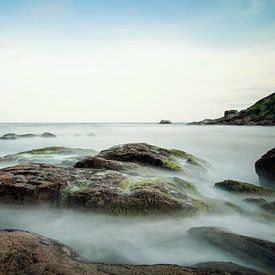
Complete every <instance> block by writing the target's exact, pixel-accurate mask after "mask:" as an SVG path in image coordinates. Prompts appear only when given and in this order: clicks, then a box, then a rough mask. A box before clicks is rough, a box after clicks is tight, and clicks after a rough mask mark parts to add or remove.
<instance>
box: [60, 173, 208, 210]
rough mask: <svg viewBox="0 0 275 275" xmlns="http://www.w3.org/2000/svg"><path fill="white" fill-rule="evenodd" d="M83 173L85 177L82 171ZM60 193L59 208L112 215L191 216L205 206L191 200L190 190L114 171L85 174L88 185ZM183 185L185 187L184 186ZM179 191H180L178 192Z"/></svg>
mask: <svg viewBox="0 0 275 275" xmlns="http://www.w3.org/2000/svg"><path fill="white" fill-rule="evenodd" d="M83 173H85V174H86V173H87V172H85V171H83ZM78 177H79V184H78V185H72V184H69V186H68V187H67V188H66V189H65V190H64V191H65V192H64V195H63V199H62V206H64V207H73V208H82V209H90V210H94V211H100V212H108V213H114V214H127V215H132V214H142V215H147V214H168V213H170V214H172V213H181V214H185V215H186V214H193V213H195V212H197V211H199V210H202V209H203V208H205V207H206V205H205V204H204V203H203V202H202V201H200V200H197V199H193V198H191V196H190V193H189V192H188V191H189V190H191V191H190V192H193V190H192V186H191V185H190V186H188V187H185V186H184V185H183V183H181V182H180V181H179V180H173V179H171V180H170V181H169V180H168V179H165V178H151V177H149V178H142V179H140V178H138V179H137V178H134V177H133V178H132V177H128V176H127V177H126V176H125V175H123V174H121V173H119V172H115V171H105V172H103V173H102V172H93V171H90V172H89V176H87V174H86V175H85V177H86V178H88V179H89V181H86V183H85V184H84V183H83V182H84V181H83V176H79V174H78ZM186 184H187V183H186ZM181 187H182V190H181V189H180V188H181Z"/></svg>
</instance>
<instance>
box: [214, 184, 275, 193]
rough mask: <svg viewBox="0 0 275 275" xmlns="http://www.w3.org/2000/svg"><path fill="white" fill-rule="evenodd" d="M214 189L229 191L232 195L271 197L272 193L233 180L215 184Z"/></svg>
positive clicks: (269, 190)
mask: <svg viewBox="0 0 275 275" xmlns="http://www.w3.org/2000/svg"><path fill="white" fill-rule="evenodd" d="M215 187H216V188H219V189H222V190H225V191H229V192H232V193H239V194H255V195H272V194H273V191H272V190H271V189H268V188H265V187H262V186H257V185H254V184H251V183H246V182H241V181H235V180H224V181H222V182H216V183H215Z"/></svg>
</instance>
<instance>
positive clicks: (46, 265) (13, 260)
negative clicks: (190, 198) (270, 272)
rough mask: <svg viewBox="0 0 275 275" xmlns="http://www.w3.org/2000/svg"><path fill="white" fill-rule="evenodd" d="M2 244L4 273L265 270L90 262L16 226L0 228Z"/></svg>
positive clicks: (199, 274)
mask: <svg viewBox="0 0 275 275" xmlns="http://www.w3.org/2000/svg"><path fill="white" fill-rule="evenodd" d="M0 247H1V250H0V273H1V274H33V275H34V274H45V275H52V274H64V275H65V274H66V275H77V274H91V275H107V274H110V275H111V274H113V275H120V274H125V275H127V274H128V275H132V274H136V275H145V274H148V275H149V274H154V275H158V274H171V275H172V274H182V275H206V274H228V275H246V274H249V275H253V274H254V275H257V274H262V273H260V272H257V271H255V270H252V269H249V268H246V267H243V266H240V265H236V264H233V263H224V262H215V263H200V264H198V265H195V266H194V267H184V266H178V265H171V264H159V265H125V264H124V265H114V264H113V265H112V264H96V263H87V262H84V261H83V260H82V259H81V257H80V256H79V255H78V254H77V253H76V252H74V251H73V250H72V249H71V248H70V247H68V246H65V245H64V244H62V243H60V242H58V241H56V240H52V239H50V238H46V237H44V236H42V235H39V234H35V233H31V232H27V231H22V230H13V229H6V230H1V231H0ZM225 272H226V273H225Z"/></svg>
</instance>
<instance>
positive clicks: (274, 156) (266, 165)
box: [255, 148, 275, 188]
mask: <svg viewBox="0 0 275 275" xmlns="http://www.w3.org/2000/svg"><path fill="white" fill-rule="evenodd" d="M255 170H256V173H257V174H258V176H259V181H260V183H261V184H262V185H267V186H270V187H273V188H275V148H273V149H271V150H270V151H268V152H267V153H266V154H264V155H263V156H262V157H261V158H260V159H258V160H257V161H256V163H255Z"/></svg>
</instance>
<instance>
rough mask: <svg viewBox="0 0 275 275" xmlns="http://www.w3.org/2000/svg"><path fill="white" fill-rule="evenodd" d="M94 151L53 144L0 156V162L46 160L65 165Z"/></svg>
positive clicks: (38, 161)
mask: <svg viewBox="0 0 275 275" xmlns="http://www.w3.org/2000/svg"><path fill="white" fill-rule="evenodd" d="M95 153H96V152H95V151H94V150H92V149H79V148H69V147H59V146H53V147H44V148H38V149H32V150H27V151H23V152H19V153H16V154H10V155H6V156H3V157H0V162H1V163H7V164H8V165H12V164H18V163H29V162H36V163H45V162H47V163H49V164H54V165H60V166H65V167H66V166H73V165H74V164H75V162H76V161H78V160H80V159H81V158H82V157H86V156H89V155H94V154H95ZM56 156H58V158H57V157H56Z"/></svg>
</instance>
